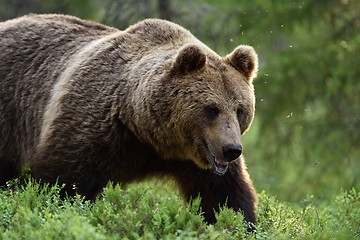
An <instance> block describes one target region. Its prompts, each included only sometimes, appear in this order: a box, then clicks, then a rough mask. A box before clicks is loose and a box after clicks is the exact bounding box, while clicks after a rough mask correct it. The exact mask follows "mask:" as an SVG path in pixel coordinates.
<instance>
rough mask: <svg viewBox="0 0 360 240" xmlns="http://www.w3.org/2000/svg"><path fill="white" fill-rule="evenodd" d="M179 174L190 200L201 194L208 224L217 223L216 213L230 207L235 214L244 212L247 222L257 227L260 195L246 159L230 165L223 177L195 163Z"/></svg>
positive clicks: (178, 179)
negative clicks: (257, 205) (258, 197)
mask: <svg viewBox="0 0 360 240" xmlns="http://www.w3.org/2000/svg"><path fill="white" fill-rule="evenodd" d="M240 161H241V162H240ZM177 173H179V174H178V175H177V176H176V180H177V182H178V184H179V186H180V191H181V192H182V194H183V195H184V197H185V199H186V200H187V201H189V200H190V199H194V198H196V197H197V196H198V195H199V194H200V196H201V210H202V211H203V212H204V217H205V221H207V222H208V223H215V222H216V218H215V214H214V210H215V211H219V207H220V206H224V205H225V204H226V206H227V207H229V208H232V209H234V210H235V211H242V212H243V213H244V218H245V221H247V222H250V223H254V224H255V222H256V216H255V211H256V204H257V195H256V192H255V189H254V187H253V185H252V183H251V180H250V178H249V175H248V173H247V171H246V167H245V165H244V163H243V159H242V158H240V160H237V161H235V162H233V163H231V164H229V166H228V171H227V172H226V173H225V174H224V175H223V176H219V175H216V174H215V173H214V172H213V171H212V170H203V169H199V168H198V167H197V166H195V165H194V164H192V163H188V164H187V166H186V167H184V168H181V171H179V169H178V171H177Z"/></svg>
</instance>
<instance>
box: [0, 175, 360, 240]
mask: <svg viewBox="0 0 360 240" xmlns="http://www.w3.org/2000/svg"><path fill="white" fill-rule="evenodd" d="M61 189H62V186H59V185H54V186H49V185H46V184H43V185H40V184H38V183H36V182H35V181H34V180H32V179H29V180H26V181H25V183H24V184H20V181H19V180H14V181H11V182H9V183H8V187H7V188H6V189H1V190H0V239H242V238H245V237H246V238H247V239H360V193H359V192H357V191H356V190H355V189H352V190H351V191H341V192H340V193H339V194H338V196H337V197H336V199H334V201H332V202H330V203H322V204H321V206H316V204H314V203H313V201H312V197H311V196H310V197H307V198H306V199H304V201H302V202H300V203H299V204H289V203H285V202H280V201H278V200H277V199H276V198H275V197H274V196H269V195H268V194H267V193H265V192H261V193H260V194H259V207H258V211H257V215H258V223H257V225H256V226H255V227H256V230H255V231H254V232H252V233H248V232H247V228H248V227H249V226H248V225H247V223H245V222H244V221H243V215H242V213H241V212H234V211H233V210H232V209H228V208H226V207H221V208H220V212H219V213H217V214H216V218H217V223H216V224H214V225H208V224H206V223H204V221H203V217H202V215H201V208H200V198H196V199H193V200H192V201H191V203H188V204H184V203H183V202H182V200H181V198H180V197H179V195H178V193H177V192H176V191H173V190H172V189H171V188H170V187H167V186H164V185H163V184H162V183H161V182H156V181H150V182H146V183H141V184H131V185H129V186H127V187H126V188H121V187H120V186H119V185H115V186H113V184H112V183H109V184H108V185H107V187H106V188H105V189H104V191H103V193H102V194H101V195H100V196H99V197H98V199H97V200H96V201H95V202H90V201H85V200H84V199H83V198H82V197H81V196H79V195H77V196H75V197H73V198H68V199H65V200H62V199H60V194H59V193H60V190H61Z"/></svg>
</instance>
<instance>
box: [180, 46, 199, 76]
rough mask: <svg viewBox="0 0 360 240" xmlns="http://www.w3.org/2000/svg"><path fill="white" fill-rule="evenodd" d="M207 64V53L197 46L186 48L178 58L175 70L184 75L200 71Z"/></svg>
mask: <svg viewBox="0 0 360 240" xmlns="http://www.w3.org/2000/svg"><path fill="white" fill-rule="evenodd" d="M205 62H206V55H205V53H204V52H203V51H202V50H201V49H200V48H199V47H198V46H195V45H188V46H185V47H184V48H183V49H181V50H180V52H179V53H178V55H177V56H176V60H175V62H174V65H173V70H174V71H176V72H179V73H181V74H183V75H185V74H188V73H192V72H194V71H196V70H200V69H201V68H203V67H204V65H205Z"/></svg>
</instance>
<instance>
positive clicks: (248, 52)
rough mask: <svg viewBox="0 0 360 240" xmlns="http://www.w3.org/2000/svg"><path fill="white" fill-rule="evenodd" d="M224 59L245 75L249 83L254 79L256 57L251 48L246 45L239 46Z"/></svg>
mask: <svg viewBox="0 0 360 240" xmlns="http://www.w3.org/2000/svg"><path fill="white" fill-rule="evenodd" d="M224 59H225V61H226V62H228V63H230V64H231V65H232V66H233V67H234V68H235V69H237V70H238V71H240V72H241V73H243V74H245V76H246V77H247V79H248V82H249V83H251V82H252V80H253V78H254V77H256V72H257V68H258V57H257V54H256V52H255V50H254V49H253V48H252V47H250V46H247V45H240V46H238V47H237V48H235V49H234V51H232V53H230V54H228V55H227V56H226V57H225V58H224Z"/></svg>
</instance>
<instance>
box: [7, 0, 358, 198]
mask: <svg viewBox="0 0 360 240" xmlns="http://www.w3.org/2000/svg"><path fill="white" fill-rule="evenodd" d="M359 9H360V1H359V0H316V1H315V0H302V1H298V0H293V1H288V0H278V1H271V0H253V1H239V0H228V1H217V0H204V1H200V0H194V1H192V0H143V1H141V0H133V1H130V0H102V1H95V0H0V20H2V21H4V20H6V19H10V18H14V17H17V16H21V15H24V14H27V13H63V14H71V15H75V16H78V17H81V18H85V19H90V20H93V21H97V22H101V23H104V24H107V25H111V26H115V27H118V28H120V29H125V28H126V27H127V26H129V25H130V24H133V23H136V22H137V21H139V20H142V19H144V18H164V19H168V20H171V21H173V22H176V23H178V24H180V25H182V26H184V27H186V28H187V29H189V30H190V31H191V32H192V33H193V34H194V35H195V36H197V37H198V38H199V39H200V40H202V41H203V42H205V43H206V44H207V45H208V46H209V47H211V48H212V49H214V50H215V51H216V52H218V53H219V54H220V55H225V54H227V53H229V52H231V51H232V50H233V49H234V48H235V47H236V46H237V45H239V44H248V45H252V46H254V48H255V49H256V51H257V52H258V54H259V61H260V69H259V72H258V77H257V78H256V79H255V81H254V84H255V89H256V96H257V101H256V105H257V109H256V116H255V121H254V123H253V126H252V127H251V129H250V131H249V132H248V133H247V134H246V135H245V136H244V137H243V143H244V154H245V157H246V160H247V164H248V167H249V172H250V174H251V177H252V179H253V182H254V184H255V186H256V188H257V189H258V191H259V192H261V190H266V191H267V192H268V193H270V194H273V195H276V196H277V198H278V199H281V200H286V201H297V202H298V201H301V200H303V199H306V198H309V197H311V198H312V199H314V201H315V200H318V201H319V202H320V201H321V202H323V201H327V200H329V199H331V198H332V197H333V196H334V195H335V194H337V193H339V192H340V190H341V188H342V189H344V190H350V189H351V188H352V187H355V188H356V189H358V190H359V189H360V161H359V160H360V159H359V158H360V81H359V76H360V66H359V60H360V57H359V56H360V12H359Z"/></svg>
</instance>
